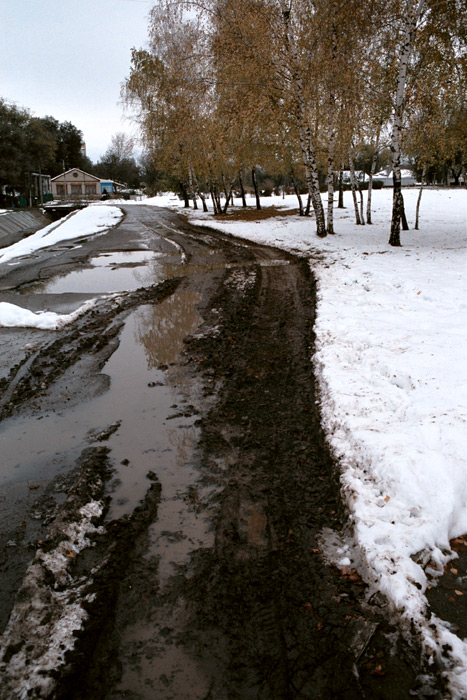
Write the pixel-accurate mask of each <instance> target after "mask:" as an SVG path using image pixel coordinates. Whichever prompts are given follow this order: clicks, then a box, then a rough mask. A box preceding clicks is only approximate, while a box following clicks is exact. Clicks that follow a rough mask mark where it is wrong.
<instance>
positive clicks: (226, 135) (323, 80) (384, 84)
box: [123, 0, 467, 245]
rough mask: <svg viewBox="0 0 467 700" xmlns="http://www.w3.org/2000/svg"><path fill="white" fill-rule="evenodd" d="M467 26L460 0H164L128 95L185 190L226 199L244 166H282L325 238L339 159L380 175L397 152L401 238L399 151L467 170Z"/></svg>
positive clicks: (156, 152) (394, 231)
mask: <svg viewBox="0 0 467 700" xmlns="http://www.w3.org/2000/svg"><path fill="white" fill-rule="evenodd" d="M466 26H467V23H466V12H465V6H464V4H463V2H462V0H449V2H444V0H367V2H365V3H362V2H360V0H348V2H346V3H338V2H328V1H327V0H246V1H245V0H204V1H203V2H201V3H200V2H190V1H184V0H179V1H178V2H177V1H175V2H174V0H158V1H157V2H156V3H155V5H154V7H153V9H152V11H151V14H150V22H149V34H150V45H149V49H146V50H136V49H135V50H134V51H133V54H132V62H131V69H130V74H129V77H128V78H127V80H126V81H125V84H124V89H123V94H124V97H125V99H126V102H127V103H128V104H129V105H130V106H131V107H132V109H133V111H134V114H135V118H136V120H137V121H138V123H139V125H140V128H141V132H142V137H143V141H144V144H145V148H146V159H152V161H153V162H154V164H155V165H154V167H156V168H157V169H158V170H162V171H164V172H166V173H167V174H169V175H170V177H172V178H173V180H174V181H177V182H178V183H179V189H180V191H184V192H185V194H186V195H190V196H191V197H194V198H196V194H197V193H200V194H201V193H202V191H203V190H204V191H206V190H208V191H211V193H212V194H213V200H214V201H216V197H217V195H216V193H218V192H220V191H221V190H223V191H224V192H225V196H226V200H227V202H228V198H229V193H230V191H231V190H232V187H233V183H234V182H235V181H236V182H237V185H238V184H239V183H240V182H241V178H242V176H243V174H245V173H248V172H251V173H252V174H253V177H254V173H255V171H256V170H257V169H258V168H262V169H264V170H269V171H270V172H274V171H275V170H276V171H277V170H282V171H285V172H283V174H284V175H287V177H290V178H295V179H300V180H301V181H302V182H303V181H304V182H305V183H306V189H307V191H308V193H309V198H310V201H311V203H312V206H313V210H314V213H315V220H316V229H317V233H318V235H320V236H323V235H326V233H332V232H333V222H332V210H333V208H332V200H333V196H334V195H333V190H334V184H335V179H336V173H337V172H338V171H339V169H340V168H341V167H342V166H343V165H344V166H345V167H350V168H351V169H352V166H353V160H354V158H355V157H358V158H360V160H362V158H363V160H364V161H365V163H366V165H367V168H366V169H367V170H368V172H369V173H370V174H372V173H373V172H374V171H375V170H374V169H375V167H376V165H377V164H378V162H380V163H381V162H382V159H383V158H384V155H382V154H388V153H390V155H391V165H392V169H393V172H394V208H393V221H392V227H391V240H390V242H391V243H392V244H393V245H399V244H400V240H399V228H400V217H401V207H403V201H402V193H401V189H400V172H401V163H402V156H403V155H404V157H405V156H407V155H409V154H410V156H411V157H412V159H414V161H416V162H417V164H418V165H419V166H422V165H423V163H425V164H426V165H428V164H430V165H432V166H433V167H434V166H435V164H436V165H437V166H438V167H444V168H445V169H446V168H450V169H451V173H452V174H453V175H454V177H456V173H457V174H459V173H460V170H461V169H462V168H463V167H465V160H466V157H465V132H466V129H465V116H464V115H465V113H466V110H465V96H466V94H467V93H466V90H465V87H466V74H467V70H466V68H467V66H466V60H467V58H466V57H467V50H466V48H467V47H466V36H467V32H466ZM424 129H426V131H427V132H428V138H427V139H426V140H425V141H423V138H422V134H423V131H424ZM430 144H431V145H430ZM436 144H438V146H437V145H436ZM388 149H389V151H388ZM429 151H430V152H429ZM369 153H371V157H370V158H368V155H369ZM365 154H366V156H365ZM373 156H374V158H373ZM350 161H352V162H350ZM435 161H436V162H435ZM146 162H147V161H146ZM323 181H325V182H326V188H327V190H328V203H329V202H330V204H328V210H327V217H326V216H325V212H324V209H323V204H322V200H321V192H320V190H321V189H322V188H323ZM218 201H219V200H218ZM326 219H327V220H326ZM362 223H364V219H363V221H362Z"/></svg>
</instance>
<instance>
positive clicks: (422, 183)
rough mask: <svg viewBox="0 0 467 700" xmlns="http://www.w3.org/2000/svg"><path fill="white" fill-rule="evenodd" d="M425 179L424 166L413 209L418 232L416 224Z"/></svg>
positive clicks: (417, 222)
mask: <svg viewBox="0 0 467 700" xmlns="http://www.w3.org/2000/svg"><path fill="white" fill-rule="evenodd" d="M425 177H426V166H425V165H424V166H423V172H422V182H421V184H420V189H419V191H418V197H417V206H416V207H415V226H414V228H415V230H416V231H418V224H419V220H420V219H419V214H420V202H421V201H422V192H423V185H424V184H425Z"/></svg>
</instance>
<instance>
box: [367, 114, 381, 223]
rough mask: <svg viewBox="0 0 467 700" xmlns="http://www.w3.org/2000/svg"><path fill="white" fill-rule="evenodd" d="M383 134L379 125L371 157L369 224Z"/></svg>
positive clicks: (368, 203)
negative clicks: (380, 140)
mask: <svg viewBox="0 0 467 700" xmlns="http://www.w3.org/2000/svg"><path fill="white" fill-rule="evenodd" d="M380 136H381V127H380V126H378V129H377V131H376V137H375V148H374V151H373V158H372V159H371V168H370V176H369V178H368V199H367V202H366V222H367V224H371V223H372V221H371V199H372V194H373V177H374V174H375V172H376V163H377V161H378V152H379V139H380Z"/></svg>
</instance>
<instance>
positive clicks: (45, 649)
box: [0, 501, 105, 700]
mask: <svg viewBox="0 0 467 700" xmlns="http://www.w3.org/2000/svg"><path fill="white" fill-rule="evenodd" d="M102 512H103V505H102V503H101V502H99V501H90V502H89V503H87V504H86V505H84V506H83V507H82V508H81V509H80V510H79V516H80V517H79V519H78V520H77V521H75V522H71V523H69V524H68V525H67V526H66V527H64V528H63V530H62V532H63V535H64V539H62V540H61V541H60V542H59V543H58V545H57V546H56V547H55V549H53V550H51V551H50V552H44V551H42V550H38V552H37V553H36V557H35V559H34V561H33V563H32V564H31V565H30V566H29V569H28V571H27V573H26V576H25V578H24V581H23V584H22V586H21V589H20V591H19V594H18V596H17V600H16V603H15V605H14V608H13V611H12V613H11V616H10V620H9V622H8V626H7V628H6V630H5V632H4V634H3V635H2V637H1V638H0V641H1V649H2V651H1V656H0V672H1V674H2V679H3V680H2V684H3V689H4V691H5V692H6V691H8V692H9V695H8V697H15V698H18V699H19V700H23V699H26V698H30V697H36V698H46V697H49V696H50V694H51V693H52V692H53V690H54V687H55V680H54V677H55V675H56V671H57V669H58V668H59V667H60V666H61V665H63V664H64V663H65V655H66V653H67V652H69V651H70V650H72V649H73V648H74V645H75V633H76V631H77V630H79V629H81V627H82V625H83V622H84V621H85V620H86V619H87V613H86V611H85V609H84V603H89V602H92V598H93V596H92V594H87V593H86V590H87V589H88V587H89V583H90V581H89V580H85V581H82V580H74V579H73V577H72V576H71V574H70V573H69V572H68V571H67V569H68V567H69V564H70V561H72V560H73V559H74V558H75V557H76V556H77V554H79V552H81V551H82V550H83V549H84V548H86V547H89V546H90V545H91V541H90V540H89V535H91V534H103V533H104V532H105V531H104V529H103V528H102V527H96V526H95V525H94V524H93V523H92V520H93V519H94V518H99V517H100V516H101V515H102ZM5 697H7V696H5Z"/></svg>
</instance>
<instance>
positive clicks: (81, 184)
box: [52, 168, 102, 200]
mask: <svg viewBox="0 0 467 700" xmlns="http://www.w3.org/2000/svg"><path fill="white" fill-rule="evenodd" d="M52 194H53V197H54V199H66V200H70V199H100V198H101V194H102V193H101V181H100V178H98V177H96V176H95V175H90V174H89V173H85V172H84V170H80V169H79V168H72V169H71V170H67V171H66V172H65V173H61V175H57V176H56V177H53V178H52Z"/></svg>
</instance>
